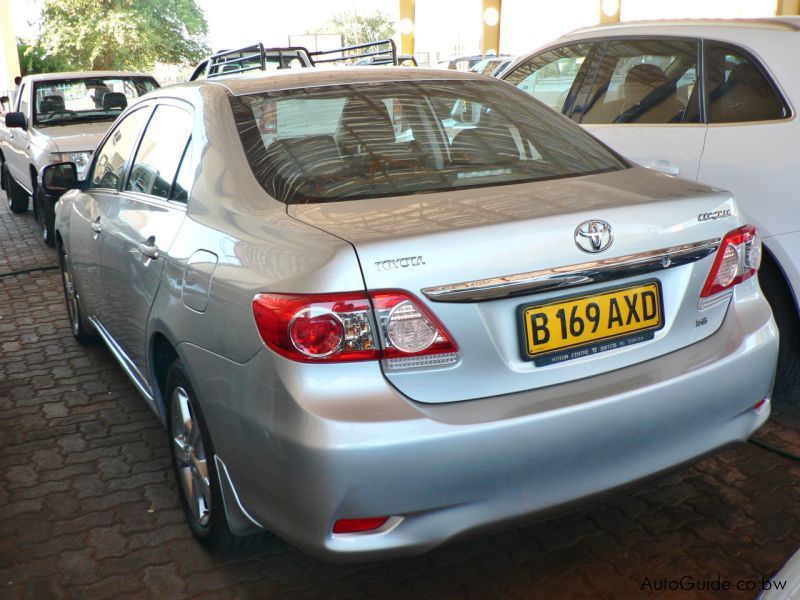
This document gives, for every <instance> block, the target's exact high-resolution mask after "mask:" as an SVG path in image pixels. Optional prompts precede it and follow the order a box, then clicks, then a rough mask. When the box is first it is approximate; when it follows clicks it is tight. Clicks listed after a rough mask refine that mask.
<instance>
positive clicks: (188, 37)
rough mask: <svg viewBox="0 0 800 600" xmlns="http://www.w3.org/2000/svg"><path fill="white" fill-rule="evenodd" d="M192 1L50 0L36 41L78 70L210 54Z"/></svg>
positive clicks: (135, 66)
mask: <svg viewBox="0 0 800 600" xmlns="http://www.w3.org/2000/svg"><path fill="white" fill-rule="evenodd" d="M207 33H208V24H207V23H206V19H205V16H204V15H203V12H202V10H200V8H199V7H198V6H197V4H195V2H194V0H46V2H45V4H44V7H43V9H42V34H41V35H40V37H39V40H38V43H39V44H40V45H41V46H42V47H43V48H45V49H46V51H47V53H48V55H49V56H51V57H53V58H54V59H57V60H61V61H63V62H65V63H67V64H69V66H70V68H71V69H75V70H101V69H115V70H117V69H118V70H150V69H152V68H153V65H154V64H155V63H156V62H165V63H172V64H174V63H187V62H188V63H195V62H198V61H199V60H200V59H201V58H202V57H204V56H206V55H207V54H208V53H209V50H208V47H207V46H206V44H205V36H206V34H207Z"/></svg>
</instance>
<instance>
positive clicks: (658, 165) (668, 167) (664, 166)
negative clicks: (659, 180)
mask: <svg viewBox="0 0 800 600" xmlns="http://www.w3.org/2000/svg"><path fill="white" fill-rule="evenodd" d="M645 167H647V168H648V169H653V170H654V171H661V172H662V173H667V174H668V175H677V174H678V173H680V172H681V170H680V168H678V167H676V166H675V165H673V164H672V163H671V162H669V161H668V160H654V161H653V162H649V163H647V164H646V165H645Z"/></svg>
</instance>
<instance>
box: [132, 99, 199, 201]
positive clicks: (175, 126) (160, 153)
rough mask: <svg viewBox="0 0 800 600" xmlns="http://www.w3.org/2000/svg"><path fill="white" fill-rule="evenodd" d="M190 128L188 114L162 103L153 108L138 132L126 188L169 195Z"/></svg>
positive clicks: (157, 194) (164, 195)
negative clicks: (139, 132) (135, 149)
mask: <svg viewBox="0 0 800 600" xmlns="http://www.w3.org/2000/svg"><path fill="white" fill-rule="evenodd" d="M191 130H192V115H191V114H190V113H189V112H187V111H185V110H183V109H182V108H178V107H176V106H170V105H166V104H162V105H159V106H158V107H157V108H156V111H155V113H154V114H153V117H152V118H151V119H150V122H149V123H148V124H147V129H146V130H145V132H144V135H143V136H142V141H141V143H140V144H139V150H138V152H137V153H136V158H135V159H134V161H133V166H132V167H131V174H130V175H129V176H128V183H127V184H126V185H125V189H126V190H131V191H133V192H140V193H142V194H150V195H152V196H158V197H159V198H167V197H169V191H170V188H171V187H172V181H173V179H175V173H176V172H177V171H178V164H179V163H180V161H181V157H182V156H183V151H184V149H185V148H186V141H187V140H188V139H189V135H190V133H191Z"/></svg>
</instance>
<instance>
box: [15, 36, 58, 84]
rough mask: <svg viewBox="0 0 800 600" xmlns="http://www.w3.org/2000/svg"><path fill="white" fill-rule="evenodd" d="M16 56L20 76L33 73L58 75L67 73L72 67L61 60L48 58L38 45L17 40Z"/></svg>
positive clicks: (52, 57)
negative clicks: (61, 72) (17, 57)
mask: <svg viewBox="0 0 800 600" xmlns="http://www.w3.org/2000/svg"><path fill="white" fill-rule="evenodd" d="M17 54H18V55H19V68H20V72H21V75H23V76H25V75H33V74H35V73H58V72H60V71H69V70H70V69H71V68H72V67H71V66H70V64H69V63H67V62H65V61H64V60H63V59H61V58H56V57H54V56H49V55H48V54H47V51H46V50H45V49H44V48H42V46H40V45H39V44H36V43H28V42H26V41H23V40H20V39H18V40H17Z"/></svg>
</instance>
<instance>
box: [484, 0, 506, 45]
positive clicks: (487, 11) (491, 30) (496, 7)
mask: <svg viewBox="0 0 800 600" xmlns="http://www.w3.org/2000/svg"><path fill="white" fill-rule="evenodd" d="M502 4H503V2H502V0H483V10H482V11H481V19H482V20H483V35H482V36H481V54H483V55H484V56H486V54H500V16H501V13H500V11H501V9H502Z"/></svg>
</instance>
